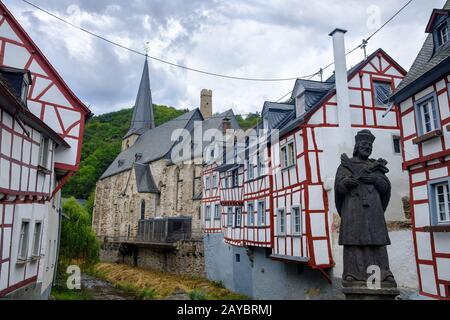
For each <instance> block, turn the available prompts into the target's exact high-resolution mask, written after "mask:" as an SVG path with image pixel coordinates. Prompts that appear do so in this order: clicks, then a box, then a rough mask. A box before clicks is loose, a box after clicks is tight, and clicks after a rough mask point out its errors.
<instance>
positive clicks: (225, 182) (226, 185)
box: [223, 177, 228, 189]
mask: <svg viewBox="0 0 450 320" xmlns="http://www.w3.org/2000/svg"><path fill="white" fill-rule="evenodd" d="M223 187H224V189H228V177H225V178H224V179H223Z"/></svg>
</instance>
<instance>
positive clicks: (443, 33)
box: [437, 22, 449, 47]
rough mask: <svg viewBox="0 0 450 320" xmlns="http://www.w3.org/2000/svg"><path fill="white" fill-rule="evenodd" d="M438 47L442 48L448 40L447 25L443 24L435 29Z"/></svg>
mask: <svg viewBox="0 0 450 320" xmlns="http://www.w3.org/2000/svg"><path fill="white" fill-rule="evenodd" d="M437 38H438V46H439V47H440V46H442V45H444V44H445V43H447V42H448V40H449V34H448V24H447V22H445V23H444V24H443V25H442V26H440V27H439V28H437Z"/></svg>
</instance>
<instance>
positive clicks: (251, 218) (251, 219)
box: [247, 203, 255, 226]
mask: <svg viewBox="0 0 450 320" xmlns="http://www.w3.org/2000/svg"><path fill="white" fill-rule="evenodd" d="M253 214H254V207H253V203H249V204H248V205H247V225H249V226H253V224H254V220H255V217H254V215H253Z"/></svg>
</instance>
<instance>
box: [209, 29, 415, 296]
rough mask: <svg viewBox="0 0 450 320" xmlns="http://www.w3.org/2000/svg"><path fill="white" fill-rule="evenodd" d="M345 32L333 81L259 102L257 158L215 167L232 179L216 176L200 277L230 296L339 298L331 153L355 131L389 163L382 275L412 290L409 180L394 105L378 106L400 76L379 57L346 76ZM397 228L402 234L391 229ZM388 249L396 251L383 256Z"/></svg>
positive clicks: (337, 36)
mask: <svg viewBox="0 0 450 320" xmlns="http://www.w3.org/2000/svg"><path fill="white" fill-rule="evenodd" d="M344 33H345V31H343V30H339V29H337V30H336V31H335V32H333V33H332V34H331V35H332V36H333V42H334V49H335V50H334V51H335V67H336V71H335V74H334V75H333V76H332V77H330V78H329V79H327V80H326V81H324V82H318V81H311V80H301V79H299V80H297V81H296V83H295V86H294V89H293V92H292V96H291V98H290V99H289V100H288V101H286V102H284V103H273V102H266V103H265V104H264V107H263V112H262V123H261V124H260V125H259V126H258V127H257V129H266V130H269V132H270V133H269V136H270V138H269V139H263V140H264V142H263V143H258V142H256V145H257V147H256V150H257V151H256V152H255V151H253V152H250V149H251V145H252V144H251V143H250V144H247V145H246V150H247V152H245V157H244V161H243V162H242V164H240V165H239V164H237V165H236V166H235V167H229V168H228V170H229V171H231V173H228V174H223V173H220V170H221V169H220V168H221V166H220V165H219V166H216V169H215V170H216V172H219V174H220V175H221V177H222V176H223V178H227V179H229V180H228V181H233V173H232V172H236V175H237V177H239V178H238V179H237V183H236V184H231V185H230V183H229V182H228V183H226V184H224V183H223V179H222V178H221V183H220V185H219V188H223V187H224V185H225V186H226V187H227V188H226V192H222V190H219V192H218V194H219V196H220V197H219V204H220V205H221V206H222V209H221V210H220V209H219V210H220V211H221V212H222V219H221V221H222V231H220V230H219V229H218V227H217V225H215V226H214V230H209V232H210V233H209V234H208V235H207V236H206V237H205V261H206V273H207V276H208V277H209V278H210V279H213V280H216V281H217V280H220V281H223V282H224V284H225V285H226V286H227V287H229V288H230V289H233V290H236V291H239V292H243V293H245V294H248V295H250V296H252V297H254V298H261V299H328V298H336V297H337V296H338V295H339V293H338V291H337V290H336V288H337V287H338V286H339V283H340V278H341V274H342V248H341V247H339V246H338V244H337V239H338V229H339V223H340V221H339V217H338V214H337V211H336V209H335V205H334V178H335V174H336V170H337V168H338V166H339V164H340V155H341V154H342V153H344V152H345V153H347V154H349V155H351V154H352V152H353V145H354V137H355V135H356V133H357V132H358V131H360V130H362V129H370V130H371V131H372V133H373V134H374V135H375V136H376V141H375V144H374V154H373V155H372V156H373V157H374V158H378V157H383V158H385V159H386V160H387V161H388V163H389V164H388V166H389V169H390V173H389V174H388V177H389V179H390V180H391V183H392V186H393V187H392V190H393V191H392V197H391V201H390V205H389V207H388V209H387V211H386V220H388V227H389V230H390V236H391V241H392V246H390V247H389V251H390V252H391V254H390V260H391V269H392V270H393V272H394V274H395V275H396V276H397V283H398V285H399V286H400V287H403V288H405V290H406V291H414V289H415V287H416V286H417V279H416V276H415V273H414V272H412V271H411V272H410V271H408V272H405V270H406V269H408V267H409V266H410V265H411V263H412V262H413V246H412V239H411V233H410V230H409V229H408V224H409V221H408V214H407V213H406V216H405V210H404V205H403V203H404V198H405V197H407V196H408V195H409V191H408V190H409V181H408V175H407V173H406V172H403V168H402V149H401V143H400V136H401V129H400V118H399V116H398V106H397V105H394V106H389V105H387V104H386V102H385V101H386V99H387V98H388V97H389V95H390V94H391V93H392V92H393V91H394V89H395V87H397V86H398V85H399V83H400V82H401V81H402V79H403V77H404V76H405V74H406V71H405V70H403V68H401V67H400V66H399V65H398V64H397V63H396V62H395V61H394V60H393V59H392V58H391V57H390V56H389V55H388V54H387V53H386V52H384V51H383V50H381V49H379V50H377V51H375V52H374V53H373V54H371V55H370V56H368V57H367V58H366V59H364V60H363V61H361V62H360V63H359V64H357V65H356V66H354V67H352V68H350V70H348V71H347V68H346V62H345V55H344V54H343V53H344V52H345V46H344ZM256 132H260V131H258V130H256ZM257 135H258V134H257ZM275 135H277V138H276V139H274V136H275ZM249 139H250V138H249ZM256 141H258V139H256ZM226 166H227V165H226V164H225V165H222V167H226ZM228 166H230V165H228ZM208 172H214V170H212V169H211V170H210V171H208ZM227 172H228V171H227ZM205 178H206V177H204V179H205ZM241 190H242V191H241ZM204 192H205V190H204ZM241 195H242V196H241ZM239 197H241V198H239ZM216 202H217V200H216ZM230 205H233V206H234V207H231V209H230ZM203 208H204V207H203ZM208 217H209V216H208ZM399 224H400V225H406V227H405V228H403V229H402V228H400V230H398V228H396V227H394V226H398V225H399ZM206 226H207V221H205V227H206ZM206 231H207V232H208V228H206ZM397 251H401V252H403V253H402V254H401V255H398V254H393V253H392V252H397Z"/></svg>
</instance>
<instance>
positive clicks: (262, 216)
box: [258, 201, 266, 226]
mask: <svg viewBox="0 0 450 320" xmlns="http://www.w3.org/2000/svg"><path fill="white" fill-rule="evenodd" d="M265 224H266V206H265V203H264V201H259V202H258V225H259V226H264V225H265Z"/></svg>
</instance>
